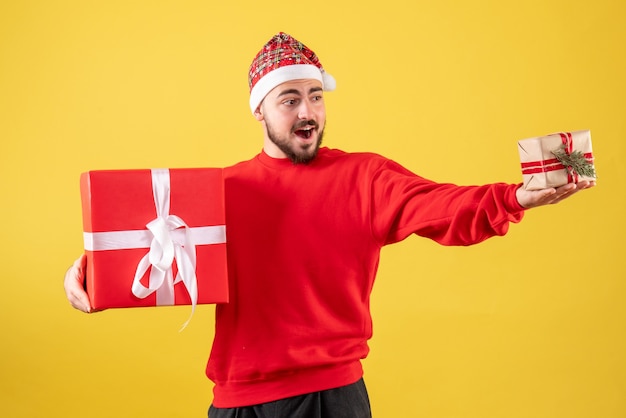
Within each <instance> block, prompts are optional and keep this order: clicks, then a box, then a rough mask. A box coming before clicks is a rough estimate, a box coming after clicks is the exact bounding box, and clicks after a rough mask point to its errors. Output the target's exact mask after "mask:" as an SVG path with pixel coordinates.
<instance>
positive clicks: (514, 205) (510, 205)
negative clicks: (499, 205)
mask: <svg viewBox="0 0 626 418" xmlns="http://www.w3.org/2000/svg"><path fill="white" fill-rule="evenodd" d="M522 184H523V183H518V184H511V185H509V187H508V190H507V192H506V194H505V196H504V205H505V208H506V211H507V212H509V213H510V214H516V213H520V212H524V211H525V210H526V208H525V207H523V206H522V205H520V203H519V202H518V200H517V196H516V192H517V189H519V188H520V187H522Z"/></svg>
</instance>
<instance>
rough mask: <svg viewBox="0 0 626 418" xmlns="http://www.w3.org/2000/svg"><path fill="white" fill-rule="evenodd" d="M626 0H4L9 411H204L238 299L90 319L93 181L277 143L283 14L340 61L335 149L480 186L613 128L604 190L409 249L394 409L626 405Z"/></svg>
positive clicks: (392, 308) (238, 155) (381, 365)
mask: <svg viewBox="0 0 626 418" xmlns="http://www.w3.org/2000/svg"><path fill="white" fill-rule="evenodd" d="M625 21H626V6H625V3H624V2H623V1H621V0H596V1H573V0H555V1H551V0H529V1H521V2H520V1H516V2H508V1H490V0H472V1H457V0H438V1H432V2H425V1H413V0H406V1H399V0H389V1H384V2H376V3H375V4H374V3H370V2H364V1H362V0H359V1H356V0H354V1H341V0H340V1H337V0H334V1H328V0H321V1H317V2H263V1H254V2H251V1H200V0H197V1H174V0H172V1H147V0H146V1H127V0H123V1H122V0H115V1H100V2H98V1H82V0H81V1H78V0H76V1H71V0H60V1H54V0H52V1H43V0H42V1H28V0H25V1H17V0H16V1H8V0H7V1H3V2H2V4H1V5H0V163H1V164H0V196H1V201H2V204H1V205H0V219H2V235H1V236H2V252H1V254H2V255H1V257H2V267H3V268H2V270H3V273H2V291H1V292H0V321H1V324H2V333H1V339H2V341H1V344H0V350H1V352H0V354H1V355H0V379H1V380H0V415H1V416H3V417H12V418H14V417H35V416H48V417H92V418H96V417H111V416H115V417H203V416H206V409H207V407H208V405H209V403H210V401H211V396H212V395H211V387H212V386H211V384H210V382H209V381H208V380H207V379H206V378H205V377H204V365H205V361H206V358H207V355H208V352H209V349H210V344H211V339H212V333H213V325H212V321H213V307H212V306H202V307H200V309H198V312H197V313H196V315H195V317H194V318H193V320H192V322H191V325H190V326H189V327H188V328H187V329H186V330H185V331H184V332H182V333H179V332H178V327H179V326H180V325H181V324H182V323H183V322H184V321H185V319H186V318H187V315H188V314H189V308H188V307H176V308H147V309H135V310H110V311H105V312H102V313H98V314H94V315H84V314H81V313H79V312H77V311H75V310H73V309H71V308H70V306H69V304H68V303H67V301H66V300H65V296H64V292H63V289H62V278H63V274H64V272H65V270H66V268H67V267H68V266H69V264H70V263H71V262H72V261H73V260H74V259H75V258H76V257H77V256H78V255H79V254H80V253H81V251H82V235H81V220H80V219H81V214H80V198H79V193H78V177H79V174H80V173H81V172H82V171H86V170H93V169H115V168H150V167H196V166H226V165H230V164H232V163H234V162H237V161H240V160H243V159H247V158H249V157H250V156H252V155H253V154H255V153H256V152H258V151H259V150H260V148H261V131H260V127H259V126H258V123H257V122H255V121H254V119H253V118H252V116H251V115H250V113H249V109H248V107H247V100H248V90H247V80H246V77H247V68H248V65H249V62H250V61H251V59H252V57H253V56H254V55H255V54H256V52H257V51H258V50H259V49H260V47H261V46H262V45H263V43H265V42H266V41H267V40H268V39H269V38H270V37H271V36H272V35H273V34H274V33H275V32H277V31H279V30H284V31H286V32H289V33H291V34H292V35H294V36H295V37H296V38H298V39H300V40H302V41H303V42H304V43H305V44H307V45H308V46H310V47H311V48H312V49H314V50H315V51H316V52H317V53H318V55H319V56H320V58H321V60H322V63H323V64H324V66H325V67H326V69H327V70H328V71H329V72H330V73H331V74H333V75H334V76H335V78H336V79H337V83H338V89H337V91H336V92H333V93H329V94H327V95H326V102H327V110H328V118H329V119H328V129H327V136H326V144H327V145H328V146H331V147H337V148H342V149H345V150H349V151H361V150H368V151H375V152H378V153H381V154H383V155H386V156H388V157H390V158H393V159H395V160H397V161H399V162H400V163H402V164H403V165H405V166H407V167H408V168H410V169H412V170H414V171H416V172H418V173H419V174H421V175H423V176H425V177H429V178H432V179H436V180H440V181H452V182H456V183H461V184H481V183H486V182H495V181H505V182H518V181H520V180H521V174H520V170H519V162H518V155H517V149H516V141H517V140H518V139H522V138H526V137H530V136H536V135H542V134H548V133H551V132H555V131H562V130H576V129H591V132H592V136H593V141H594V143H593V145H594V153H595V156H596V159H597V170H598V174H599V182H598V186H597V187H596V188H595V189H593V190H591V191H588V192H585V193H581V194H579V195H577V196H576V197H575V198H572V199H571V200H569V201H566V202H564V203H562V204H561V205H558V206H554V207H545V208H540V209H536V210H533V211H530V212H529V213H527V215H526V218H525V219H524V221H523V222H522V223H521V224H519V225H514V226H512V227H511V230H510V233H509V234H508V235H507V236H506V237H504V238H496V239H493V240H490V241H488V242H485V243H484V244H481V245H478V246H474V247H469V248H444V247H441V246H438V245H436V244H434V243H432V242H430V241H427V240H425V239H421V238H417V237H411V238H409V239H407V240H406V241H405V242H403V243H400V244H397V245H395V246H391V247H388V248H385V249H384V251H383V258H382V262H381V267H380V274H379V276H378V280H377V284H376V287H375V290H374V296H373V306H372V310H373V314H374V334H375V336H374V339H373V340H372V342H371V347H372V353H371V356H370V357H369V358H368V359H367V360H366V362H365V369H366V381H367V384H368V387H369V390H370V395H371V400H372V407H373V411H374V416H375V417H378V418H380V417H429V418H452V417H459V418H460V417H463V418H470V417H476V418H478V417H480V418H490V417H494V418H495V417H498V418H500V417H508V418H513V417H534V418H538V417H567V418H576V417H603V418H608V417H615V418H617V417H624V416H626V336H625V333H626V332H625V325H626V306H625V305H624V295H625V294H626V281H625V278H626V268H625V267H624V257H625V255H626V254H625V252H624V244H623V242H624V241H623V236H624V234H625V233H626V221H625V220H624V214H625V202H626V200H625V199H626V198H625V197H624V194H625V193H624V192H625V187H624V180H623V179H624V176H625V173H626V171H625V170H624V167H625V165H626V163H625V162H624V158H625V157H624V156H625V155H626V150H625V149H624V142H625V140H626V117H625V116H626V102H625V97H626V82H625V80H626V58H625V57H626V54H625V52H626V50H625V44H626V25H624V22H625Z"/></svg>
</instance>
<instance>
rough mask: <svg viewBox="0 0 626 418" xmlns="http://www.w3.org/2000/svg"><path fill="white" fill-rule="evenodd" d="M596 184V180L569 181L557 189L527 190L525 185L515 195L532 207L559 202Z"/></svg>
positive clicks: (525, 206) (521, 202)
mask: <svg viewBox="0 0 626 418" xmlns="http://www.w3.org/2000/svg"><path fill="white" fill-rule="evenodd" d="M595 185H596V182H595V181H581V182H579V183H576V184H574V183H568V184H566V185H564V186H561V187H558V188H556V189H555V188H549V189H542V190H526V189H524V188H523V187H520V188H519V189H517V192H516V193H515V196H516V197H517V201H518V202H519V204H520V205H522V207H524V208H526V209H530V208H535V207H538V206H544V205H552V204H555V203H559V202H560V201H561V200H563V199H567V198H568V197H570V196H572V195H574V194H575V193H578V192H579V191H581V190H584V189H588V188H590V187H593V186H595Z"/></svg>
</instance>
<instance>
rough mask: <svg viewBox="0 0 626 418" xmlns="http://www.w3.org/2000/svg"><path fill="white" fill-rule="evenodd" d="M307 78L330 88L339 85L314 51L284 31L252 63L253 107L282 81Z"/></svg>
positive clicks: (270, 41) (249, 74) (266, 45)
mask: <svg viewBox="0 0 626 418" xmlns="http://www.w3.org/2000/svg"><path fill="white" fill-rule="evenodd" d="M307 78H312V79H315V80H319V81H320V82H321V83H322V87H323V89H324V90H326V91H332V90H334V89H335V87H336V83H335V79H334V78H333V76H331V75H330V74H328V73H327V72H325V71H324V68H323V67H322V64H321V63H320V60H319V59H318V58H317V56H316V55H315V53H314V52H313V51H311V50H310V49H309V48H307V47H306V46H305V45H304V44H303V43H302V42H299V41H298V40H296V39H294V38H293V37H292V36H290V35H288V34H286V33H284V32H280V33H278V34H277V35H274V37H272V39H270V40H269V42H267V43H266V44H265V45H264V46H263V48H262V49H261V50H260V51H259V53H258V54H257V55H256V57H254V60H253V61H252V64H251V65H250V72H249V73H248V84H249V86H250V109H251V110H252V112H253V113H254V111H255V110H256V109H257V107H259V104H261V102H262V101H263V99H264V98H265V96H266V95H267V93H269V92H270V91H271V90H272V89H273V88H274V87H276V86H278V85H279V84H282V83H284V82H286V81H290V80H300V79H307Z"/></svg>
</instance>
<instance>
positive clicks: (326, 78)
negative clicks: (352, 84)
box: [322, 71, 337, 91]
mask: <svg viewBox="0 0 626 418" xmlns="http://www.w3.org/2000/svg"><path fill="white" fill-rule="evenodd" d="M322 81H323V82H324V90H325V91H333V90H335V89H336V88H337V82H336V81H335V77H333V76H332V75H330V74H328V73H327V72H326V71H322Z"/></svg>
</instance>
